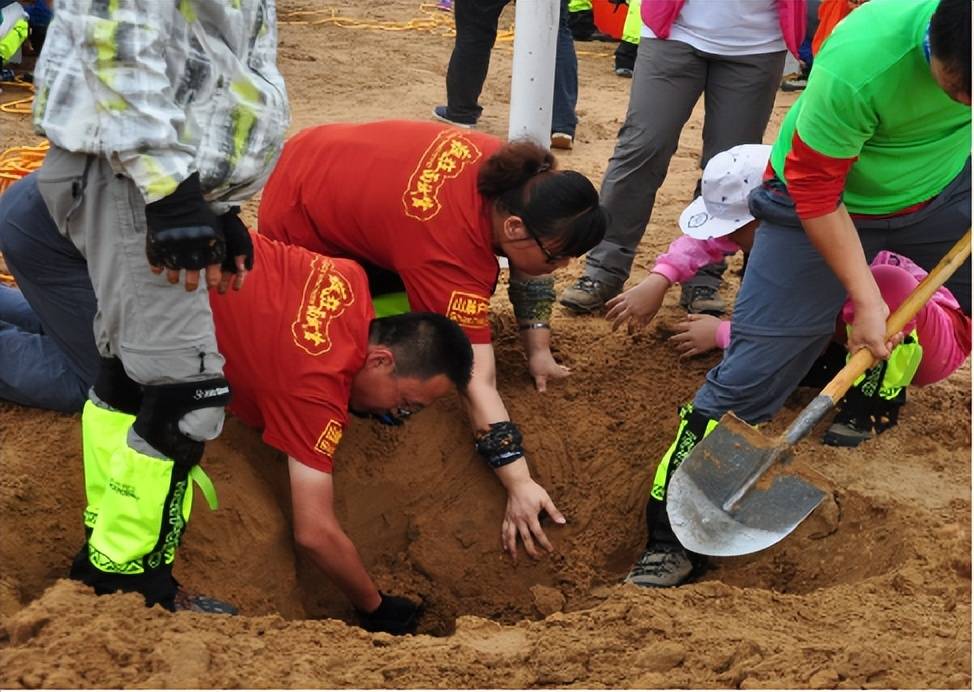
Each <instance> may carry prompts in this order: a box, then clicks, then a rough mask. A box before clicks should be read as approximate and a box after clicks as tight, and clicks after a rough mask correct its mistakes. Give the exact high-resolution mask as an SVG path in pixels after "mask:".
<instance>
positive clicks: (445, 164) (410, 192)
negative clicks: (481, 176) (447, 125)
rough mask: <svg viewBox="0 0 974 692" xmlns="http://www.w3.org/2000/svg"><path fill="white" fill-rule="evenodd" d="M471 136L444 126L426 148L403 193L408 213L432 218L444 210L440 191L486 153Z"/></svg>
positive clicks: (423, 217)
mask: <svg viewBox="0 0 974 692" xmlns="http://www.w3.org/2000/svg"><path fill="white" fill-rule="evenodd" d="M482 155H483V154H482V152H481V151H480V149H478V148H477V145H476V144H474V143H473V142H472V141H471V140H470V138H468V137H466V136H465V135H464V134H463V133H460V132H457V131H456V130H454V129H446V130H443V131H442V132H441V133H440V134H438V135H437V136H436V139H434V140H433V142H432V143H431V144H430V145H429V147H427V149H426V151H425V152H423V156H422V157H421V158H420V160H419V164H418V165H417V166H416V170H415V171H413V174H412V175H411V176H410V177H409V184H408V185H407V187H406V191H405V192H403V194H402V206H403V208H404V209H405V212H406V216H408V217H409V218H411V219H416V220H417V221H429V220H430V219H432V218H433V217H435V216H436V215H437V214H439V213H440V209H441V208H442V205H441V204H440V199H439V193H440V189H441V188H442V187H443V184H444V183H445V182H446V181H447V180H450V179H452V178H456V177H457V176H459V175H460V173H461V172H463V169H464V168H465V167H467V166H468V165H470V164H472V163H474V162H476V161H477V160H479V159H480V157H481V156H482Z"/></svg>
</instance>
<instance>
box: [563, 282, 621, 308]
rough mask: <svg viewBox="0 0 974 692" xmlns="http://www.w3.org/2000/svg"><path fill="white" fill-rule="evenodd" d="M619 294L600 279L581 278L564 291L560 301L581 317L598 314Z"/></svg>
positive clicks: (617, 290)
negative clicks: (607, 302) (608, 301)
mask: <svg viewBox="0 0 974 692" xmlns="http://www.w3.org/2000/svg"><path fill="white" fill-rule="evenodd" d="M618 292H619V289H616V288H610V287H609V286H607V285H606V284H604V283H602V282H601V281H599V280H598V279H593V278H591V277H588V276H583V277H581V278H580V279H579V280H578V281H576V282H575V283H574V284H572V286H570V287H569V288H566V289H565V290H564V291H562V294H561V298H559V301H558V302H560V303H561V304H562V305H564V306H565V307H566V308H568V309H569V310H571V311H573V312H576V313H578V314H580V315H584V314H588V313H592V312H598V311H599V310H601V309H602V308H604V307H605V301H607V300H608V299H609V298H611V297H613V296H614V295H616V294H617V293H618Z"/></svg>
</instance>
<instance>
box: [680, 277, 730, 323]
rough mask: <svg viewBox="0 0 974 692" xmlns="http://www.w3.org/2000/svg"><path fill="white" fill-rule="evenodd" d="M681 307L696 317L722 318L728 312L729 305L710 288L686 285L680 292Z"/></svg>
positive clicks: (714, 289) (715, 290)
mask: <svg viewBox="0 0 974 692" xmlns="http://www.w3.org/2000/svg"><path fill="white" fill-rule="evenodd" d="M680 306H681V307H682V308H683V309H684V310H686V311H687V312H689V313H691V314H694V315H713V316H714V317H720V316H722V315H723V314H724V313H725V312H726V311H727V303H725V302H724V299H723V298H721V297H720V295H719V294H718V293H717V289H716V288H711V287H710V286H693V285H686V284H685V285H684V286H683V288H682V289H681V290H680Z"/></svg>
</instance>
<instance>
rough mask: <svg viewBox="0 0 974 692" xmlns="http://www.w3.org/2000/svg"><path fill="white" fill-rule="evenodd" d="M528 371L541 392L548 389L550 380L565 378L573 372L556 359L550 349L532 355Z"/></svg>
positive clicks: (529, 359)
mask: <svg viewBox="0 0 974 692" xmlns="http://www.w3.org/2000/svg"><path fill="white" fill-rule="evenodd" d="M528 372H530V373H531V377H532V378H534V387H535V389H537V390H538V391H539V392H543V391H545V390H547V389H548V380H563V379H565V378H566V377H568V376H569V375H571V374H572V371H571V370H570V369H568V368H567V367H566V366H564V365H561V364H559V363H558V361H556V360H555V357H554V356H553V355H551V351H550V350H549V349H544V350H543V351H536V352H535V353H532V354H531V355H530V357H529V358H528Z"/></svg>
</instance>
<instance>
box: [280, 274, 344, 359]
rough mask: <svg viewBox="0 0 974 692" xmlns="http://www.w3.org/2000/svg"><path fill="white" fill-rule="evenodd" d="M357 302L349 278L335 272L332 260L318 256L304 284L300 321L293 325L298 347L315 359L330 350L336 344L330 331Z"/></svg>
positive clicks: (292, 328)
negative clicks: (332, 323) (334, 320)
mask: <svg viewBox="0 0 974 692" xmlns="http://www.w3.org/2000/svg"><path fill="white" fill-rule="evenodd" d="M353 303H355V293H354V292H353V291H352V285H351V284H350V283H349V281H348V279H347V278H345V276H344V275H343V274H342V273H341V272H339V271H338V270H337V269H335V265H334V263H333V262H332V261H331V260H330V259H328V258H327V257H322V256H321V255H318V256H316V257H315V258H314V259H313V260H312V261H311V272H310V273H309V274H308V279H307V281H306V282H305V284H304V294H303V295H302V296H301V307H300V309H299V310H298V316H297V319H296V320H294V322H293V323H291V335H292V336H293V337H294V343H295V345H296V346H297V347H298V348H300V349H301V350H302V351H304V352H306V353H308V354H309V355H312V356H320V355H321V354H323V353H327V352H328V351H330V350H331V346H332V341H331V337H330V336H329V335H328V328H329V326H330V325H331V321H332V320H333V319H335V318H337V317H340V316H341V315H342V313H344V312H345V309H346V308H348V307H349V306H350V305H352V304H353Z"/></svg>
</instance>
